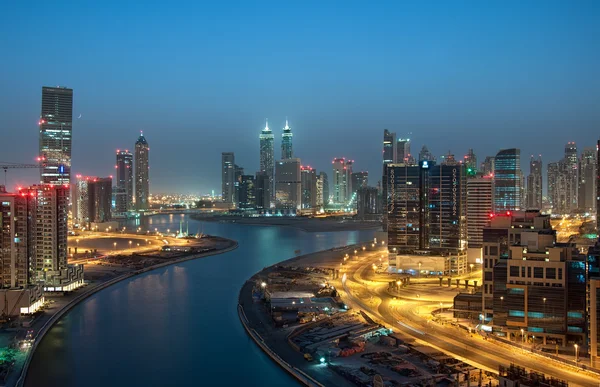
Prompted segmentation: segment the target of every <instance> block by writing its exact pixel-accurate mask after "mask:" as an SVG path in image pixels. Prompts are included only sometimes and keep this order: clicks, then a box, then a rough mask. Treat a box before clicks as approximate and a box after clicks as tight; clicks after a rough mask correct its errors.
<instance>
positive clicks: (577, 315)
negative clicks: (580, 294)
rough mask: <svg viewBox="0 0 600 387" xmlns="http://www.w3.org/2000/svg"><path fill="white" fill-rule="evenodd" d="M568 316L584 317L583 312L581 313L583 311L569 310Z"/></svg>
mask: <svg viewBox="0 0 600 387" xmlns="http://www.w3.org/2000/svg"><path fill="white" fill-rule="evenodd" d="M567 317H570V318H583V313H581V312H567Z"/></svg>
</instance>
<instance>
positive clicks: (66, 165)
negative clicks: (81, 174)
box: [39, 86, 73, 184]
mask: <svg viewBox="0 0 600 387" xmlns="http://www.w3.org/2000/svg"><path fill="white" fill-rule="evenodd" d="M39 126H40V143H39V145H40V146H39V151H40V157H41V158H42V160H43V168H42V169H41V179H40V180H41V181H42V182H43V183H49V184H69V183H70V179H71V140H72V131H73V89H67V88H65V87H46V86H44V87H42V109H41V114H40V121H39Z"/></svg>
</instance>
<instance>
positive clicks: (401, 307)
mask: <svg viewBox="0 0 600 387" xmlns="http://www.w3.org/2000/svg"><path fill="white" fill-rule="evenodd" d="M375 255H376V254H373V253H370V254H367V255H366V256H364V257H362V258H359V259H358V260H356V259H355V260H350V261H349V262H347V263H346V265H345V266H344V269H345V272H346V281H345V282H344V283H343V284H341V282H339V281H338V289H340V290H341V289H343V291H340V293H341V294H342V297H343V299H344V301H345V302H346V303H347V304H348V305H350V306H352V307H354V308H356V309H362V310H364V311H365V312H368V313H369V314H371V315H372V316H373V317H375V318H376V319H379V320H382V321H384V322H385V323H386V325H388V326H393V327H394V329H396V330H399V331H401V332H402V333H404V334H406V335H408V336H411V337H413V338H414V339H416V341H417V343H420V344H427V345H430V346H432V347H434V348H437V349H438V350H440V351H442V352H444V353H446V354H448V355H450V356H453V357H455V358H458V359H461V360H463V361H465V362H466V363H468V364H471V365H473V366H475V367H478V368H482V369H484V370H488V371H491V372H494V373H496V374H497V373H498V367H499V366H500V365H504V366H508V365H509V364H510V363H515V364H517V365H520V366H523V367H526V368H528V369H531V370H534V371H537V372H541V373H544V374H546V375H548V376H553V377H555V378H559V379H563V380H567V381H568V382H569V384H570V385H571V386H597V385H598V377H597V376H596V375H593V374H590V373H587V372H584V371H580V370H578V369H577V368H575V367H568V366H566V365H563V364H561V363H558V362H554V361H552V360H550V359H548V358H545V357H541V356H537V355H534V354H530V353H526V352H523V351H522V350H521V349H517V348H515V347H512V346H509V345H507V344H498V343H496V342H493V341H491V340H484V339H483V337H481V336H479V335H477V334H475V335H470V334H469V333H468V332H466V331H464V330H463V329H460V328H455V327H452V326H448V325H440V324H438V323H435V322H432V321H430V320H428V318H427V317H429V316H430V312H431V311H432V310H434V309H439V308H440V301H442V302H443V304H442V306H443V307H444V308H446V307H450V306H451V303H450V302H451V301H450V299H451V297H449V296H450V295H449V294H442V295H441V296H442V297H443V298H439V297H437V298H436V295H435V293H436V292H438V291H439V290H440V289H443V288H440V287H436V286H432V287H431V289H430V290H429V291H426V292H421V291H419V292H418V293H417V292H415V291H411V290H407V291H406V292H405V291H404V290H403V291H402V294H403V295H405V296H404V297H396V299H394V297H393V296H391V295H390V294H389V293H388V291H387V287H388V283H387V281H386V282H381V281H380V282H376V281H370V280H366V279H365V278H364V277H365V271H368V270H372V268H371V265H372V264H373V263H374V262H375V259H377V258H376V257H375ZM410 286H412V285H410ZM421 293H423V294H421ZM446 293H447V292H446Z"/></svg>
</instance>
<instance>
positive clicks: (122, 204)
mask: <svg viewBox="0 0 600 387" xmlns="http://www.w3.org/2000/svg"><path fill="white" fill-rule="evenodd" d="M115 169H116V170H117V176H116V180H117V195H116V201H115V211H116V212H117V213H119V214H122V213H125V212H127V211H130V210H133V154H131V152H129V151H128V150H124V151H122V150H117V164H116V165H115Z"/></svg>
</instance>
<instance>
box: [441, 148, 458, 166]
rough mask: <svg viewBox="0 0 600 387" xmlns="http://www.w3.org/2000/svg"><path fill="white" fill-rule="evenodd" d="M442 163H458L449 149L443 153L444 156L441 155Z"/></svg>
mask: <svg viewBox="0 0 600 387" xmlns="http://www.w3.org/2000/svg"><path fill="white" fill-rule="evenodd" d="M441 164H442V165H458V164H459V163H458V161H456V158H455V157H454V154H453V153H452V152H451V151H448V153H447V154H445V155H444V156H442V162H441Z"/></svg>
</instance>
